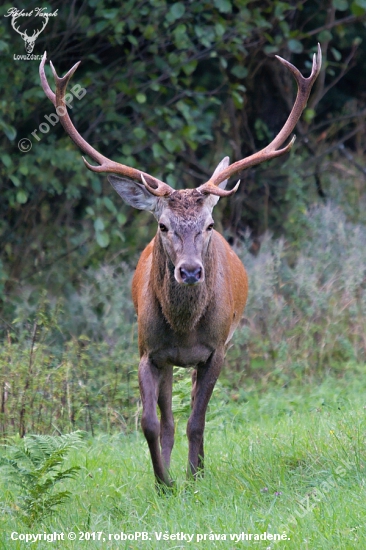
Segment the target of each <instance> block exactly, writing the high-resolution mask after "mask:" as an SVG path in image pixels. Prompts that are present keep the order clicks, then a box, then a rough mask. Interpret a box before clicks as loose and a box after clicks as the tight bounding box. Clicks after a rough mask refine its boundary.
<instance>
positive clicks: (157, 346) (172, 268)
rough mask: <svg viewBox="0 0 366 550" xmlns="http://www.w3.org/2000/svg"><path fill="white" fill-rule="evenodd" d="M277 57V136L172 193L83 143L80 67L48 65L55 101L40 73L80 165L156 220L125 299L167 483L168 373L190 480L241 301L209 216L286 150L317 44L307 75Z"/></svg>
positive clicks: (161, 478) (148, 422) (239, 273)
mask: <svg viewBox="0 0 366 550" xmlns="http://www.w3.org/2000/svg"><path fill="white" fill-rule="evenodd" d="M276 57H277V58H278V59H279V60H280V61H281V63H282V64H283V65H285V67H287V69H289V70H290V71H291V73H292V74H293V76H294V78H295V80H296V82H297V85H298V93H297V96H296V100H295V103H294V106H293V108H292V111H291V113H290V115H289V117H288V119H287V121H286V122H285V124H284V126H283V128H282V129H281V131H280V132H279V133H278V134H277V136H276V137H275V138H274V139H273V141H272V142H271V143H270V144H269V145H268V146H267V147H265V148H264V149H262V150H261V151H259V152H257V153H253V154H252V155H251V156H249V157H247V158H244V159H241V160H239V161H237V162H235V163H234V164H231V165H230V164H229V159H228V157H225V158H224V159H223V160H222V161H221V163H220V164H219V165H218V166H217V168H216V170H215V171H214V173H213V175H212V177H211V178H210V180H209V181H208V182H206V183H204V184H203V185H200V186H199V187H198V188H197V189H185V190H179V191H176V190H174V189H173V188H172V187H170V186H169V185H167V184H166V183H164V182H162V181H160V180H158V179H157V178H154V177H153V176H150V175H149V174H146V173H144V172H141V171H140V170H137V169H135V168H132V167H129V166H125V165H123V164H120V163H117V162H114V161H112V160H109V159H108V158H106V157H104V156H103V155H101V154H100V153H99V152H98V151H96V150H95V149H94V148H93V147H92V146H91V145H90V144H89V143H88V142H86V141H85V140H84V139H83V138H82V136H81V135H80V134H79V133H78V131H77V130H76V128H75V127H74V125H73V123H72V121H71V119H70V117H69V115H68V112H67V109H66V105H65V99H64V98H65V92H66V87H67V84H68V81H69V79H70V78H71V76H72V75H73V73H74V72H75V70H76V69H77V67H78V63H77V64H76V65H75V66H74V67H73V68H72V69H70V71H69V72H68V73H67V74H66V75H65V76H64V77H63V78H60V77H58V76H57V73H56V71H55V69H54V67H53V65H52V63H51V68H52V71H53V74H54V78H55V82H56V94H55V93H54V92H53V91H52V90H51V88H50V86H49V84H48V82H47V78H46V75H45V70H44V65H45V62H46V54H45V55H44V56H43V59H42V62H41V64H40V77H41V83H42V87H43V90H44V92H45V94H46V95H47V97H48V98H49V99H50V100H51V101H52V103H53V104H54V105H55V107H56V109H57V113H58V114H59V117H60V121H61V123H62V125H63V127H64V128H65V130H66V132H67V133H68V134H69V135H70V137H71V138H72V139H73V140H74V142H75V143H76V145H78V146H79V147H80V148H81V149H82V150H83V151H84V152H85V153H86V154H87V155H89V156H90V157H91V158H92V159H93V160H94V161H96V162H97V163H98V166H93V165H91V164H89V163H88V162H87V161H86V160H85V159H83V160H84V162H85V164H86V166H87V167H88V168H89V169H90V170H93V171H95V172H108V173H111V174H119V175H120V176H122V177H119V176H116V175H112V176H109V181H110V183H111V184H112V186H113V187H114V189H115V190H116V191H117V193H119V195H120V196H121V197H122V198H123V200H124V201H125V202H126V203H127V204H129V205H131V206H133V207H134V208H137V209H140V210H147V211H149V212H151V213H152V214H153V215H154V216H155V218H156V219H157V222H158V231H157V234H156V236H155V238H154V239H153V240H152V241H151V243H150V244H149V245H148V246H147V247H146V248H145V250H144V251H143V253H142V255H141V258H140V260H139V262H138V265H137V268H136V272H135V275H134V278H133V283H132V297H133V302H134V305H135V309H136V312H137V317H138V345H139V351H140V364H139V385H140V393H141V400H142V404H143V413H142V419H141V425H142V429H143V431H144V434H145V437H146V440H147V443H148V445H149V449H150V454H151V459H152V464H153V468H154V473H155V478H156V481H157V482H158V483H159V484H163V485H168V486H169V485H171V480H170V476H169V467H170V454H171V450H172V447H173V443H174V421H173V414H172V382H173V366H174V365H176V366H181V367H194V369H193V374H192V394H191V397H192V399H191V405H192V412H191V415H190V417H189V420H188V425H187V436H188V441H189V451H188V474H189V475H193V476H195V475H196V474H197V472H198V471H199V470H202V469H203V459H204V447H203V432H204V426H205V415H206V409H207V405H208V402H209V400H210V397H211V394H212V391H213V389H214V386H215V383H216V380H217V378H218V376H219V374H220V370H221V368H222V365H223V362H224V357H225V352H226V349H227V346H228V343H229V341H230V339H231V337H232V335H233V333H234V331H235V329H236V327H237V326H238V324H239V322H240V317H241V315H242V312H243V310H244V307H245V302H246V299H247V293H248V280H247V275H246V272H245V269H244V267H243V265H242V263H241V262H240V260H239V258H238V257H237V256H236V254H235V253H234V252H233V251H232V250H231V248H230V246H229V245H228V244H227V242H226V241H225V239H224V238H223V237H222V236H221V235H220V234H219V233H217V232H216V231H214V230H213V219H212V210H213V208H214V206H215V204H216V203H217V201H218V200H219V198H220V197H225V196H229V195H232V194H233V193H235V192H236V190H237V189H238V185H239V183H240V182H238V183H237V185H236V186H235V187H233V188H232V189H231V190H230V191H228V190H226V189H225V187H226V184H227V181H228V178H229V177H230V176H232V175H234V174H237V173H238V172H241V171H242V170H244V169H245V168H248V167H250V166H255V165H256V164H259V163H261V162H263V161H265V160H269V159H271V158H275V157H278V156H280V155H283V154H284V153H286V152H287V151H289V150H290V148H291V147H292V144H293V142H294V138H293V139H292V140H291V141H290V142H289V143H288V144H287V145H286V146H284V147H282V146H283V143H284V142H285V141H286V140H287V139H288V137H289V136H290V134H291V132H292V131H293V129H294V127H295V125H296V123H297V121H298V120H299V118H300V116H301V113H302V111H303V109H304V108H305V106H306V102H307V99H308V97H309V94H310V90H311V87H312V85H313V83H314V81H315V79H316V77H317V76H318V74H319V71H320V67H321V51H320V46H318V53H317V55H314V58H313V68H312V71H311V75H310V76H309V77H308V78H305V77H303V76H302V74H301V73H300V72H299V70H298V69H296V67H294V66H293V65H291V63H289V62H288V61H285V60H284V59H282V58H280V57H278V56H276ZM280 147H282V149H280ZM157 406H158V407H159V409H160V420H159V418H158V416H157V412H156V409H157Z"/></svg>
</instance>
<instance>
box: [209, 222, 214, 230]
mask: <svg viewBox="0 0 366 550" xmlns="http://www.w3.org/2000/svg"><path fill="white" fill-rule="evenodd" d="M213 226H214V224H213V223H210V225H208V226H207V231H212V230H213Z"/></svg>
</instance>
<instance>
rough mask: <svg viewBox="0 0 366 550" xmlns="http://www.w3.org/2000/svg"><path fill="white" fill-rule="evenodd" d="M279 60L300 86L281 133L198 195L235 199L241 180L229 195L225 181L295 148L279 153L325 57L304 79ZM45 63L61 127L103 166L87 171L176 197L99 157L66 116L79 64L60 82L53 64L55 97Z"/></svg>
mask: <svg viewBox="0 0 366 550" xmlns="http://www.w3.org/2000/svg"><path fill="white" fill-rule="evenodd" d="M276 57H277V59H278V60H279V61H280V62H281V63H282V64H283V65H285V67H287V68H288V69H289V70H290V71H291V72H292V74H293V75H294V77H295V80H296V82H297V86H298V90H297V96H296V100H295V103H294V106H293V108H292V110H291V113H290V115H289V117H288V119H287V120H286V122H285V124H284V126H283V128H282V130H281V131H280V132H279V133H278V134H277V136H276V137H275V138H274V140H273V141H272V142H271V143H270V144H269V145H267V147H265V148H264V149H262V150H261V151H258V152H257V153H254V154H253V155H251V156H249V157H246V158H244V159H241V160H239V161H237V162H234V163H233V164H231V165H230V166H228V167H227V168H225V169H224V170H222V171H221V172H219V173H216V171H215V173H214V174H213V176H212V177H211V179H209V180H208V181H207V182H206V183H204V184H203V185H200V186H199V187H198V188H197V191H200V192H201V193H203V194H211V195H216V196H219V197H227V196H229V195H232V194H233V193H235V192H236V191H237V189H238V187H239V183H240V180H239V181H238V183H237V184H236V185H235V187H234V188H233V189H231V190H230V191H226V190H225V189H222V188H221V187H220V183H222V182H223V181H224V180H227V179H228V178H230V177H231V176H233V175H234V174H237V173H238V172H241V171H242V170H245V169H246V168H249V167H250V166H255V165H257V164H260V163H262V162H264V161H266V160H270V159H272V158H275V157H279V156H280V155H283V154H285V153H287V152H288V151H289V150H290V149H291V147H292V145H293V144H294V141H295V136H293V138H292V139H291V141H290V142H289V143H288V144H287V145H286V146H285V147H283V148H282V149H279V147H281V145H282V144H283V143H284V141H286V139H287V138H288V137H289V136H290V134H291V132H292V131H293V129H294V128H295V126H296V124H297V122H298V120H299V118H300V116H301V114H302V112H303V110H304V109H305V107H306V103H307V100H308V98H309V95H310V92H311V88H312V86H313V84H314V82H315V80H316V78H317V76H318V74H319V72H320V68H321V62H322V53H321V49H320V45H319V44H318V53H317V54H314V57H313V66H312V71H311V74H310V76H309V77H308V78H305V77H303V76H302V74H301V73H300V71H299V70H298V69H297V68H296V67H295V66H294V65H292V64H291V63H289V62H288V61H286V60H285V59H282V57H279V56H278V55H276ZM46 59H47V54H46V52H45V53H44V55H43V58H42V61H41V64H40V66H39V74H40V77H41V83H42V87H43V90H44V92H45V94H46V95H47V97H48V98H49V99H50V101H52V103H53V105H54V106H55V107H56V111H57V114H58V115H59V117H60V121H61V124H62V126H63V127H64V129H65V130H66V132H67V134H68V135H69V136H70V137H71V139H72V140H73V141H74V143H75V144H76V145H77V146H78V147H80V149H82V150H83V151H84V153H86V154H87V155H88V156H89V157H90V158H92V159H93V160H94V161H96V162H98V163H99V165H100V166H93V165H91V164H89V162H87V161H86V160H85V158H84V157H83V161H84V163H85V165H86V167H87V168H89V170H92V171H93V172H110V173H113V174H120V175H122V176H126V177H128V178H131V179H134V180H138V181H139V182H141V181H142V183H143V185H144V186H145V187H146V189H148V191H150V193H152V194H153V195H155V196H157V197H164V196H169V195H170V194H171V193H173V191H174V189H173V188H172V187H170V185H167V184H166V183H164V182H162V181H160V180H158V179H157V178H154V177H153V176H151V175H150V174H146V173H145V172H141V171H140V170H137V169H135V168H132V167H130V166H125V165H124V164H120V163H118V162H114V161H113V160H110V159H108V158H107V157H105V156H103V155H102V154H101V153H99V152H98V151H97V150H96V149H94V147H92V146H91V145H90V144H89V143H88V142H87V141H85V139H84V138H83V137H82V136H81V135H80V134H79V132H78V131H77V130H76V128H75V126H74V125H73V123H72V121H71V119H70V117H69V114H68V112H67V108H66V104H65V100H64V96H65V92H66V88H67V84H68V82H69V80H70V78H71V77H72V75H73V74H74V72H75V71H76V69H77V68H78V66H79V64H80V61H79V62H78V63H76V64H75V65H74V66H73V67H72V68H71V69H70V70H69V72H68V73H66V75H65V76H64V77H62V78H60V77H59V76H58V75H57V73H56V70H55V68H54V66H53V65H52V62H51V61H50V65H51V69H52V72H53V76H54V79H55V83H56V94H54V92H53V91H52V90H51V88H50V86H49V84H48V81H47V78H46V74H45V69H44V66H45V63H46Z"/></svg>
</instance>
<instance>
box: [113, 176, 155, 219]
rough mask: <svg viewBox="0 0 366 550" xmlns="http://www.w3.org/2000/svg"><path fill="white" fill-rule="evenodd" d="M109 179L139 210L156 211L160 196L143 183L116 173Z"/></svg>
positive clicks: (124, 198)
mask: <svg viewBox="0 0 366 550" xmlns="http://www.w3.org/2000/svg"><path fill="white" fill-rule="evenodd" d="M108 181H109V183H110V184H111V185H112V187H113V188H114V189H115V190H116V191H117V193H118V194H119V195H120V196H121V197H122V199H123V200H124V201H125V202H126V203H127V204H129V205H130V206H133V207H134V208H137V209H138V210H148V211H149V212H152V213H153V214H155V213H156V210H157V205H158V197H155V195H153V194H152V193H150V192H149V191H148V189H146V187H145V186H144V185H142V183H138V182H137V181H133V180H130V179H127V178H120V177H118V176H114V175H113V176H108Z"/></svg>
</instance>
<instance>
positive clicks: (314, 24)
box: [0, 0, 365, 301]
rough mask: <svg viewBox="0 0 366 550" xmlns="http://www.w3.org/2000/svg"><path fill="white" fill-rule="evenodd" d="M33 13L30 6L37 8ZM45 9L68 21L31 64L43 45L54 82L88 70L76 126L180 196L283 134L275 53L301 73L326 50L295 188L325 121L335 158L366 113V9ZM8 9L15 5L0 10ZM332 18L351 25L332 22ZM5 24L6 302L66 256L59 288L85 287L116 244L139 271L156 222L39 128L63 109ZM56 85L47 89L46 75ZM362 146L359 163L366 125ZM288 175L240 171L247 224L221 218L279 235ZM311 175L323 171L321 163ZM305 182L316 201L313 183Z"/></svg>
mask: <svg viewBox="0 0 366 550" xmlns="http://www.w3.org/2000/svg"><path fill="white" fill-rule="evenodd" d="M36 6H37V2H36V0H31V1H29V2H28V4H27V10H29V11H30V10H31V9H32V8H35V7H36ZM49 6H50V9H51V10H55V9H58V15H57V17H54V18H52V21H50V22H49V24H48V25H47V27H46V29H45V30H44V31H43V33H42V34H41V35H40V37H39V38H38V39H37V42H36V45H35V52H34V53H35V54H37V55H39V54H41V53H43V51H44V50H46V51H47V52H48V58H49V59H52V61H53V63H54V65H55V67H56V69H57V71H58V72H59V74H63V73H64V72H65V71H66V70H68V69H69V68H70V66H71V65H72V63H73V62H76V61H77V60H79V59H82V63H81V65H80V67H79V68H78V70H77V72H76V74H75V75H74V76H73V79H72V85H75V84H77V85H79V86H81V88H85V90H86V91H87V93H86V95H85V96H84V97H80V99H78V98H77V96H74V97H73V101H72V104H71V106H72V109H70V111H71V116H72V118H73V120H74V122H75V125H76V127H77V128H78V129H80V132H81V133H82V135H84V136H85V137H86V139H87V140H88V141H89V142H90V143H92V144H93V145H94V146H96V147H97V148H98V149H99V150H100V151H101V152H102V153H103V154H105V155H106V156H108V157H111V158H113V159H114V160H116V161H119V162H122V163H124V164H129V165H131V166H134V167H138V168H141V169H142V170H146V171H148V172H150V173H152V174H154V175H156V176H158V177H160V178H162V179H164V180H165V181H167V182H168V183H169V184H171V185H173V186H177V187H182V186H192V185H197V184H199V183H202V182H203V181H204V180H205V179H207V177H208V176H209V175H210V173H211V172H212V171H213V169H214V167H215V164H216V163H217V162H218V161H219V160H221V158H222V157H223V156H225V155H227V154H228V155H230V156H231V157H232V160H237V159H238V158H239V157H241V156H244V155H247V154H251V153H253V152H254V151H255V150H256V149H259V148H260V147H263V146H264V145H266V144H267V143H268V140H269V139H271V138H272V137H273V136H274V135H275V133H276V132H277V131H278V130H279V128H280V127H281V126H282V124H283V122H284V121H285V119H286V116H287V114H288V111H289V107H290V105H291V104H292V101H293V98H294V90H293V84H292V81H291V77H290V76H289V75H286V74H285V73H284V72H283V68H282V66H281V65H280V64H279V63H277V62H275V61H274V60H273V58H272V56H273V54H274V53H278V54H280V55H282V56H283V57H285V58H287V59H289V60H290V61H294V62H295V63H296V64H297V65H298V66H299V68H300V69H301V70H303V71H304V72H306V71H307V70H308V67H309V66H310V59H311V55H312V53H313V52H314V51H315V48H316V40H320V41H321V42H322V47H323V54H324V70H325V72H326V74H325V80H324V81H322V83H321V82H320V80H319V86H318V85H317V86H318V89H317V91H316V92H314V95H313V96H312V97H313V99H312V98H310V103H309V109H308V111H307V115H306V117H305V122H304V123H303V124H302V125H300V126H299V129H298V133H299V134H300V139H298V143H299V144H301V145H302V146H303V145H304V143H305V142H302V143H301V136H302V135H304V136H306V140H307V141H306V143H307V144H309V146H310V148H311V149H312V151H313V152H311V150H306V152H305V153H304V154H303V156H304V158H303V161H304V166H303V167H302V169H300V170H299V176H300V177H303V176H304V168H305V171H306V170H307V165H306V163H307V159H308V158H309V157H310V158H311V156H312V155H313V154H314V151H316V150H317V149H318V148H319V145H318V144H319V141H317V140H318V138H319V131H320V130H318V129H317V128H319V126H320V125H321V124H324V120H325V122H326V128H328V127H330V128H331V129H332V130H331V131H330V132H326V137H325V138H324V137H322V138H321V140H320V144H321V149H322V150H327V148H328V147H329V146H330V145H332V144H333V143H334V141H336V140H337V139H338V138H339V136H343V135H344V134H345V133H347V132H348V131H349V130H350V129H351V130H352V129H353V128H354V125H355V121H357V113H358V112H360V111H361V110H362V108H363V104H364V100H363V95H362V93H363V92H362V90H363V89H364V82H363V80H362V78H361V77H360V75H362V74H365V71H364V70H363V68H364V56H363V57H362V56H359V58H357V48H359V49H360V52H361V53H362V50H363V48H364V44H363V42H362V39H364V38H365V27H364V25H363V17H364V15H365V6H364V2H363V1H362V0H356V1H354V2H343V1H337V2H336V1H334V2H333V8H332V9H331V8H330V7H329V2H326V1H325V0H324V1H322V2H320V3H319V2H313V1H311V2H305V3H303V2H295V3H294V4H289V3H287V2H277V1H276V2H270V1H268V0H266V1H265V2H262V3H261V5H260V7H259V6H258V3H256V2H247V1H246V0H245V1H244V0H235V1H227V0H217V1H215V2H213V3H212V2H211V3H207V2H202V1H198V0H194V1H192V2H189V3H188V4H187V3H186V2H165V1H163V0H161V1H160V0H148V1H147V2H144V3H141V2H136V1H135V0H129V1H126V2H123V4H122V5H121V4H120V3H117V2H114V1H113V0H90V1H89V2H85V3H84V4H83V5H82V6H81V7H80V8H79V7H78V8H77V9H75V10H72V11H71V12H70V10H69V9H67V8H66V6H60V5H59V3H58V2H54V1H51V2H50V3H49ZM9 8H11V4H10V3H9V2H8V3H5V4H4V5H3V6H2V7H1V10H0V15H1V16H2V17H3V16H4V15H5V14H6V12H7V10H8V9H9ZM332 10H333V11H332ZM337 18H341V20H342V22H341V23H339V24H336V23H337V21H336V20H337ZM3 21H4V25H2V27H1V29H0V53H1V56H2V63H1V66H0V83H1V84H2V90H3V93H2V99H1V102H0V128H1V130H2V131H3V137H2V138H1V151H2V152H1V155H0V157H1V161H2V163H1V167H0V178H1V181H2V201H1V205H0V220H1V221H0V239H1V242H2V245H3V246H2V247H1V251H0V254H1V258H0V260H1V261H2V265H3V271H2V273H3V279H5V281H6V292H4V291H3V293H2V295H1V296H2V298H3V300H5V301H6V296H7V292H11V291H12V289H14V288H15V287H16V286H18V285H19V284H24V283H26V282H27V281H29V280H30V279H32V280H35V275H37V274H38V273H40V272H41V273H42V276H44V274H45V273H47V272H48V268H49V266H50V265H51V264H54V262H57V261H59V258H63V257H69V256H71V257H70V259H69V261H68V266H67V268H66V269H64V270H63V273H62V274H61V273H60V278H61V275H62V278H63V279H70V278H71V279H72V278H78V277H79V274H80V272H81V270H82V269H83V268H84V267H96V266H97V265H99V263H100V261H101V260H102V259H104V260H105V259H106V260H107V261H110V260H111V259H112V258H113V257H114V256H115V255H116V254H118V253H120V251H121V248H122V252H121V254H122V255H123V257H124V259H126V260H128V261H130V260H131V257H132V255H133V253H134V251H135V249H136V247H141V246H142V241H143V240H144V239H145V241H146V239H147V238H148V237H151V236H152V234H153V221H152V220H150V218H148V217H147V216H145V217H144V216H142V215H141V213H137V212H132V211H131V209H129V208H128V207H126V206H125V205H123V204H122V202H121V201H120V199H119V198H118V197H117V196H115V197H114V196H113V197H112V193H113V191H112V189H111V188H110V187H109V186H108V184H107V182H106V180H104V181H103V179H102V176H100V175H97V174H94V173H91V172H89V171H87V170H86V169H85V167H84V165H83V163H82V161H81V154H80V152H79V151H78V150H77V149H76V147H75V146H74V145H73V143H72V142H71V141H70V139H69V138H68V137H67V136H66V135H65V132H64V130H63V129H62V127H61V126H60V124H57V123H56V124H55V125H52V124H51V122H49V119H46V118H45V117H46V116H47V117H48V116H49V115H50V114H51V113H53V107H52V105H51V103H50V102H49V101H48V99H47V98H46V97H45V95H44V93H43V91H42V89H41V87H40V83H39V76H38V62H37V61H20V60H17V59H14V56H16V55H19V54H21V53H23V51H24V44H23V41H22V40H21V37H20V36H19V35H18V34H17V33H16V32H15V31H14V30H13V29H12V28H11V24H10V18H5V17H4V18H3ZM27 23H29V24H30V25H35V21H31V20H29V21H28V20H27ZM22 25H23V26H24V25H25V21H23V22H22ZM22 28H23V27H22ZM350 51H351V52H353V53H352V55H351V58H352V59H353V60H356V61H357V63H358V66H357V69H355V70H353V71H350V72H348V73H347V80H346V81H345V80H344V79H342V78H341V77H342V75H343V74H344V73H346V72H347V70H348V68H352V62H353V61H349V60H348V61H346V60H347V56H349V52H350ZM345 65H347V68H345ZM47 74H48V76H49V78H50V79H51V80H52V76H51V72H50V70H49V68H48V67H47ZM343 82H344V84H343ZM70 86H71V84H70ZM325 91H328V94H326V95H325V96H324V97H323V95H324V92H325ZM320 98H322V100H321V102H320V103H319V100H320ZM344 105H348V106H352V107H351V112H350V113H349V115H348V118H347V119H343V121H342V123H341V124H339V125H338V126H334V125H333V124H332V118H334V117H337V116H338V115H341V114H342V109H343V106H344ZM46 120H48V122H47V123H46ZM42 123H43V124H48V127H49V130H48V131H47V132H45V133H42V131H40V130H39V128H40V124H42ZM43 128H44V126H43ZM323 129H324V126H323ZM35 130H36V134H35V135H36V136H37V137H35V135H34V131H35ZM25 138H26V139H28V140H30V142H31V144H32V148H31V150H29V151H28V152H26V151H27V150H28V149H23V150H24V151H25V152H22V151H23V150H22V149H19V148H18V146H17V144H18V142H20V141H21V140H22V139H25ZM357 140H358V142H357V143H358V145H357V147H358V152H360V153H362V151H363V148H364V146H363V143H364V133H363V130H360V131H359V133H358V138H357ZM348 144H349V145H350V146H351V147H352V146H354V144H353V143H351V142H349V143H348ZM301 149H302V147H301ZM299 151H300V147H298V148H297V149H296V150H295V153H296V154H297V155H298V154H299ZM282 164H283V161H282V160H280V161H274V162H272V164H271V170H270V171H268V170H267V169H263V168H258V169H257V170H256V171H252V172H251V173H250V174H248V175H246V174H244V176H243V177H244V178H246V176H247V181H245V182H243V190H242V191H241V192H240V195H238V201H239V203H240V205H241V208H240V209H239V211H240V216H237V215H236V214H235V215H234V212H237V209H236V208H235V207H234V204H236V203H234V201H233V202H232V203H229V204H227V206H226V209H225V213H224V214H223V219H224V222H225V225H226V226H230V227H231V229H232V231H233V232H235V233H240V232H242V231H244V230H245V229H246V227H247V226H249V227H251V229H252V230H253V231H254V232H255V234H256V235H259V234H261V233H262V232H263V231H264V230H266V229H268V228H271V229H273V230H275V231H276V232H279V231H282V230H283V212H282V209H281V205H282V204H283V201H285V202H287V199H286V198H285V197H286V194H287V188H288V186H289V183H290V182H291V179H292V169H291V166H290V165H288V167H287V169H286V170H282V169H281V168H280V167H281V166H282ZM311 170H312V171H311V174H314V172H316V166H314V168H312V169H311ZM306 181H307V186H306V190H307V192H309V188H312V186H313V184H312V183H311V182H312V180H311V178H310V179H309V175H308V176H307V180H306ZM244 187H245V190H244ZM267 191H268V192H267ZM223 206H224V205H223ZM219 208H220V207H219ZM59 265H60V271H61V269H62V267H61V266H63V264H59ZM49 284H50V285H52V282H51V281H50V283H49ZM0 288H1V287H0ZM54 290H55V291H57V290H58V288H56V289H54Z"/></svg>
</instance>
